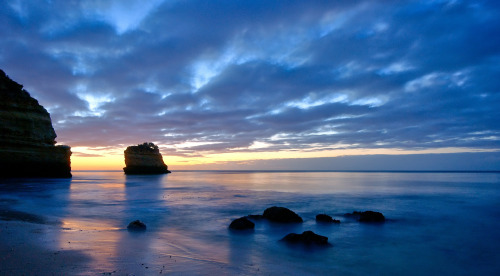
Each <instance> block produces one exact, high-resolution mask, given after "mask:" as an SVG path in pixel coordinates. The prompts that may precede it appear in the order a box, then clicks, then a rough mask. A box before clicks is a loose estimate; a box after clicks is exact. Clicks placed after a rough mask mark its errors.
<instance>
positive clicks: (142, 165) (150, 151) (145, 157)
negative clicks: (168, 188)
mask: <svg viewBox="0 0 500 276" xmlns="http://www.w3.org/2000/svg"><path fill="white" fill-rule="evenodd" d="M125 165H126V167H125V168H123V171H125V174H164V173H170V171H169V170H168V166H167V165H165V163H164V162H163V158H162V156H161V153H160V150H159V149H158V146H156V145H155V144H153V143H143V144H139V145H137V146H130V147H127V149H126V150H125Z"/></svg>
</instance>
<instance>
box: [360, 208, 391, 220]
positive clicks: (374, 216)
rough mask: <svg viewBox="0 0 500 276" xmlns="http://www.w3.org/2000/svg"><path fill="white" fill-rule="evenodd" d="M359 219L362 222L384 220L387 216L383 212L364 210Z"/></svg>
mask: <svg viewBox="0 0 500 276" xmlns="http://www.w3.org/2000/svg"><path fill="white" fill-rule="evenodd" d="M359 221H361V222H384V221H385V217H384V215H382V213H379V212H374V211H365V212H362V213H361V215H360V216H359Z"/></svg>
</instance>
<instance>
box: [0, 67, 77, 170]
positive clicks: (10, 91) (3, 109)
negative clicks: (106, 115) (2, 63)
mask: <svg viewBox="0 0 500 276" xmlns="http://www.w3.org/2000/svg"><path fill="white" fill-rule="evenodd" d="M56 137H57V135H56V133H55V131H54V128H53V127H52V121H51V119H50V115H49V113H48V112H47V110H46V109H45V108H44V107H43V106H41V105H40V104H39V103H38V101H37V100H36V99H34V98H32V97H31V96H30V94H29V93H28V92H27V91H26V90H24V89H23V86H22V85H21V84H18V83H17V82H15V81H13V80H11V79H10V78H9V77H8V76H7V75H6V74H5V72H4V71H2V70H0V177H58V178H69V177H71V160H70V156H71V148H70V147H69V146H63V145H58V146H56V145H55V144H56V140H55V138H56Z"/></svg>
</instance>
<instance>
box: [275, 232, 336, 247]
mask: <svg viewBox="0 0 500 276" xmlns="http://www.w3.org/2000/svg"><path fill="white" fill-rule="evenodd" d="M281 240H282V241H285V242H288V243H301V244H305V245H311V244H317V245H326V244H328V237H325V236H321V235H318V234H316V233H314V232H313V231H305V232H303V233H302V234H295V233H290V234H288V235H286V236H285V237H284V238H283V239H281Z"/></svg>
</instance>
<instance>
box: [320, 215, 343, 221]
mask: <svg viewBox="0 0 500 276" xmlns="http://www.w3.org/2000/svg"><path fill="white" fill-rule="evenodd" d="M316 222H324V223H340V220H338V219H333V218H332V217H331V216H329V215H326V214H319V215H316Z"/></svg>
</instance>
